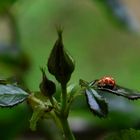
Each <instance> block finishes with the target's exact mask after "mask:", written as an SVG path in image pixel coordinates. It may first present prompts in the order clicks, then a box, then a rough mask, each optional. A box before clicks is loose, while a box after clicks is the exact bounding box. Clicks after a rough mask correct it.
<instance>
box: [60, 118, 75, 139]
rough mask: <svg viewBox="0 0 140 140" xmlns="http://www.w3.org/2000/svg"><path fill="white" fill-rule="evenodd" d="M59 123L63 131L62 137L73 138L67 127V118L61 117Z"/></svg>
mask: <svg viewBox="0 0 140 140" xmlns="http://www.w3.org/2000/svg"><path fill="white" fill-rule="evenodd" d="M61 124H62V127H63V131H64V139H65V140H75V137H74V135H73V133H72V131H71V129H70V127H69V123H68V120H67V119H65V118H64V119H62V118H61Z"/></svg>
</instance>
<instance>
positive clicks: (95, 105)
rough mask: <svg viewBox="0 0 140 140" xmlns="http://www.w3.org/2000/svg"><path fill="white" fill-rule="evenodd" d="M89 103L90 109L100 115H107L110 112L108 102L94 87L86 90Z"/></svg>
mask: <svg viewBox="0 0 140 140" xmlns="http://www.w3.org/2000/svg"><path fill="white" fill-rule="evenodd" d="M85 94H86V98H87V103H88V106H89V108H90V110H91V111H92V112H93V114H94V115H97V116H98V117H106V116H107V114H108V104H107V103H106V101H105V99H104V98H103V97H101V96H100V95H99V94H98V93H97V92H96V91H95V90H94V89H92V88H87V89H86V90H85Z"/></svg>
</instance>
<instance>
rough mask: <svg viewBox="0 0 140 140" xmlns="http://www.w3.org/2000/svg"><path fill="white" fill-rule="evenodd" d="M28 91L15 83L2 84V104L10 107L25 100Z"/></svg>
mask: <svg viewBox="0 0 140 140" xmlns="http://www.w3.org/2000/svg"><path fill="white" fill-rule="evenodd" d="M28 95H29V94H28V93H26V92H25V91H23V90H22V89H20V88H19V87H17V86H15V85H10V84H7V85H0V106H1V107H10V106H14V105H16V104H19V103H21V102H23V101H24V100H25V99H26V98H27V97H28Z"/></svg>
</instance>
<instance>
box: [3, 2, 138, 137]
mask: <svg viewBox="0 0 140 140" xmlns="http://www.w3.org/2000/svg"><path fill="white" fill-rule="evenodd" d="M110 1H111V0H110ZM116 1H117V0H116ZM118 2H120V1H118ZM108 3H109V0H68V1H65V0H30V1H29V0H17V1H16V0H15V1H12V0H11V1H8V0H6V1H5V0H1V2H0V11H1V18H0V41H1V44H2V45H0V47H1V46H3V44H4V45H5V44H6V46H8V45H9V46H10V45H11V46H12V45H13V46H14V47H13V48H14V49H15V48H16V49H17V50H18V51H17V52H18V53H16V54H17V55H14V56H13V55H12V53H11V52H12V51H11V52H10V51H9V53H7V52H6V51H4V53H1V55H2V57H1V61H0V67H1V69H0V75H1V76H2V77H10V76H12V75H13V74H15V73H17V75H18V76H19V77H20V80H21V79H22V82H23V81H24V84H25V85H26V87H28V88H29V89H30V90H33V91H36V90H39V86H38V85H39V83H40V81H41V72H40V70H39V67H40V66H46V63H47V58H48V56H49V53H50V51H51V49H52V47H53V45H54V42H55V40H56V38H57V34H56V25H62V26H63V27H64V33H63V40H64V44H65V48H66V49H67V50H68V51H69V52H70V54H71V55H72V56H73V58H74V59H75V62H76V69H75V72H74V73H73V75H72V79H71V81H70V83H74V84H78V81H79V79H80V78H82V79H85V80H87V81H92V80H94V79H97V78H100V77H103V76H105V75H109V76H112V77H114V78H115V79H116V81H117V83H118V84H119V85H122V86H125V87H129V88H131V89H137V90H140V65H139V64H140V55H139V53H140V36H139V30H138V27H137V25H139V23H138V20H137V21H134V23H135V22H137V24H134V25H133V26H131V24H129V23H130V22H131V21H132V22H133V20H134V19H133V18H131V14H130V17H129V12H128V15H127V18H126V19H125V18H119V17H118V16H117V14H114V11H115V10H114V9H113V8H112V7H111V5H110V4H108ZM131 3H132V2H131ZM134 3H135V4H136V1H134ZM134 3H133V4H134ZM127 4H128V5H129V7H128V9H127V10H128V11H129V10H130V11H133V9H131V6H130V5H131V4H129V2H128V3H127V2H126V3H125V1H123V2H122V3H121V2H120V5H121V6H122V8H124V7H126V6H128V5H127ZM114 5H115V4H114ZM136 5H137V4H136ZM116 7H118V5H117V6H116ZM129 8H130V9H129ZM120 9H121V8H120ZM7 11H8V12H7ZM7 13H8V14H7ZM9 13H10V14H9ZM122 14H123V12H122ZM9 15H10V16H9ZM11 15H12V17H11ZM133 15H134V16H135V12H134V13H133ZM5 17H6V18H5ZM7 18H8V20H7ZM129 18H130V19H131V20H128V19H129ZM9 20H13V21H12V22H9ZM7 23H8V24H7ZM9 23H10V24H9ZM11 24H12V26H11ZM135 26H136V28H135ZM9 30H10V31H9ZM9 46H8V48H9ZM2 48H3V47H2ZM8 50H9V49H8ZM0 51H1V52H2V51H3V49H1V50H0ZM5 52H6V57H4V55H5ZM10 55H11V56H10ZM21 56H22V57H21ZM7 57H8V60H7ZM11 59H12V61H11ZM25 67H26V68H25ZM47 74H48V73H47ZM48 77H50V78H52V79H53V80H55V79H54V78H53V77H52V76H50V75H48ZM105 96H106V95H105ZM107 99H108V100H109V102H110V113H109V117H108V118H107V119H105V120H100V119H98V118H96V117H94V116H93V115H92V114H91V113H90V112H89V110H88V109H87V108H86V103H85V99H83V98H82V99H79V100H78V101H77V102H75V104H74V106H73V111H72V112H71V117H70V123H71V127H72V128H73V130H74V132H75V134H76V137H77V139H82V138H83V139H87V138H88V139H89V140H90V139H91V140H92V139H93V136H95V139H97V140H98V139H99V138H100V139H102V137H103V136H104V135H106V134H107V133H109V132H110V131H112V130H114V131H116V130H119V129H122V128H131V127H132V128H138V129H139V128H140V121H139V119H140V110H139V105H140V102H139V101H135V102H132V101H128V100H126V99H123V98H122V97H114V96H111V97H110V96H109V97H108V98H107ZM30 116H31V110H30V109H29V108H28V107H27V105H26V104H22V105H19V106H17V107H15V108H14V109H3V108H2V109H0V137H1V138H2V139H1V140H12V139H14V140H17V139H18V140H22V139H24V138H25V139H29V140H30V139H34V140H35V138H34V137H33V138H32V136H34V135H35V136H36V137H37V138H36V139H37V140H40V139H41V140H45V139H47V136H48V135H47V136H46V135H45V132H46V130H45V129H46V128H45V127H43V126H42V127H43V128H44V129H43V128H42V129H39V131H38V132H31V131H30V130H29V128H28V127H29V118H30ZM74 124H75V125H74ZM94 132H95V133H94ZM93 133H94V134H93ZM47 134H49V132H47ZM84 136H85V137H84ZM52 139H53V138H52ZM54 139H55V138H54Z"/></svg>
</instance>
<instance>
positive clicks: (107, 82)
mask: <svg viewBox="0 0 140 140" xmlns="http://www.w3.org/2000/svg"><path fill="white" fill-rule="evenodd" d="M97 86H98V87H100V88H109V89H113V88H114V87H115V80H114V79H113V78H112V77H103V78H101V79H100V80H98V81H97Z"/></svg>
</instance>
